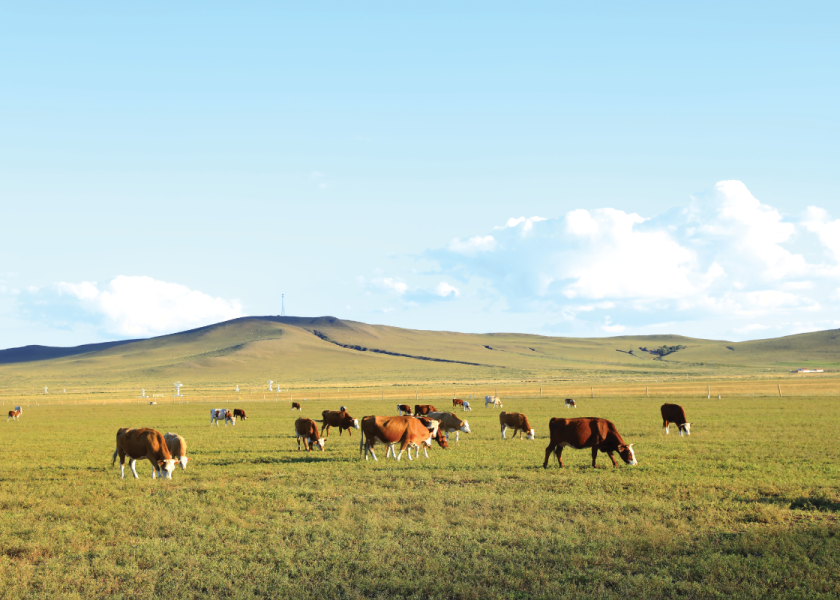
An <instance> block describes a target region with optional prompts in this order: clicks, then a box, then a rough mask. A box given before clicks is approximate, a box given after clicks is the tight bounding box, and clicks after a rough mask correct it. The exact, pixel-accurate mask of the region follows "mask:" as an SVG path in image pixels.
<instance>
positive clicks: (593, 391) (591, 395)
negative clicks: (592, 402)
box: [589, 388, 595, 398]
mask: <svg viewBox="0 0 840 600" xmlns="http://www.w3.org/2000/svg"><path fill="white" fill-rule="evenodd" d="M589 397H590V398H594V397H595V389H594V388H589Z"/></svg>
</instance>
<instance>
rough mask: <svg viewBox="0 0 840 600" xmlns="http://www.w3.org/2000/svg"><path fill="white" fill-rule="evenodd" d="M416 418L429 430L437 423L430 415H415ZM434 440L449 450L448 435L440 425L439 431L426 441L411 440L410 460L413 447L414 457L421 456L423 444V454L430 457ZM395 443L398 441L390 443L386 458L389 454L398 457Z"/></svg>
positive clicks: (409, 445) (409, 448)
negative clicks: (416, 441) (418, 442)
mask: <svg viewBox="0 0 840 600" xmlns="http://www.w3.org/2000/svg"><path fill="white" fill-rule="evenodd" d="M415 418H416V419H417V420H418V421H420V422H421V423H423V425H424V426H425V427H426V429H428V430H429V431H432V430H433V429H434V426H435V424H436V423H437V421H436V420H433V419H429V418H428V417H415ZM432 440H434V441H436V442H437V443H438V446H440V447H441V448H443V449H444V450H449V442H448V441H447V439H446V436H445V435H444V433H443V430H442V429H441V428H440V426H438V428H437V432H436V433H435V434H434V435H433V436H432V437H430V438H429V439H427V440H426V441H424V442H420V444H419V445H418V444H416V443H415V442H411V443H409V444H408V457H409V460H410V459H411V450H412V449H413V450H414V458H417V457H419V456H420V447H421V446H422V447H423V455H424V456H425V457H426V458H429V448H431V447H432ZM395 445H396V442H394V443H392V444H389V445H388V452H387V453H386V454H385V458H388V456H393V457H394V458H397V451H396V450H395V449H394V446H395Z"/></svg>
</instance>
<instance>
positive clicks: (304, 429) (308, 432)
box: [295, 417, 325, 452]
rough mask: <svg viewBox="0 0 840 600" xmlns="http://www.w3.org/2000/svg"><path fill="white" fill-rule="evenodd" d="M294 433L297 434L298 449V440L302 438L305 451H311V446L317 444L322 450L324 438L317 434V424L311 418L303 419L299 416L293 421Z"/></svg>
mask: <svg viewBox="0 0 840 600" xmlns="http://www.w3.org/2000/svg"><path fill="white" fill-rule="evenodd" d="M295 435H296V436H297V444H298V450H300V440H301V439H303V442H304V445H305V446H306V450H307V452H312V446H313V445H314V444H317V445H318V449H319V450H321V452H323V451H324V441H325V440H324V438H322V437H321V436H320V435H318V425H316V424H315V421H313V420H312V419H304V418H303V417H301V418H300V419H298V420H297V421H295Z"/></svg>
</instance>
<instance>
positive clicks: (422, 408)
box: [414, 404, 437, 417]
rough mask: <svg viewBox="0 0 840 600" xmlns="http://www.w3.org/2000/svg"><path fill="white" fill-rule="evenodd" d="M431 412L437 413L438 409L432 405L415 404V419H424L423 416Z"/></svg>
mask: <svg viewBox="0 0 840 600" xmlns="http://www.w3.org/2000/svg"><path fill="white" fill-rule="evenodd" d="M430 412H437V409H436V408H435V407H434V406H432V405H431V404H415V405H414V416H415V417H422V416H423V415H427V414H429V413H430Z"/></svg>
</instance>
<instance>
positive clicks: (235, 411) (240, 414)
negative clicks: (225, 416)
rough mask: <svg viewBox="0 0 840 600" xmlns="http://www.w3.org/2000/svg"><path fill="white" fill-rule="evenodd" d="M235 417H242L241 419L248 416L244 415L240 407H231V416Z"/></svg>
mask: <svg viewBox="0 0 840 600" xmlns="http://www.w3.org/2000/svg"><path fill="white" fill-rule="evenodd" d="M237 417H238V418H240V419H242V420H243V421H244V420H246V419H247V418H248V417H246V416H245V411H244V410H242V409H241V408H234V409H233V418H234V419H236V418H237Z"/></svg>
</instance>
